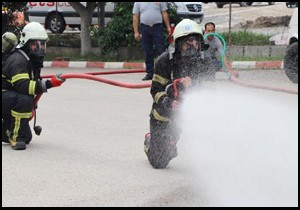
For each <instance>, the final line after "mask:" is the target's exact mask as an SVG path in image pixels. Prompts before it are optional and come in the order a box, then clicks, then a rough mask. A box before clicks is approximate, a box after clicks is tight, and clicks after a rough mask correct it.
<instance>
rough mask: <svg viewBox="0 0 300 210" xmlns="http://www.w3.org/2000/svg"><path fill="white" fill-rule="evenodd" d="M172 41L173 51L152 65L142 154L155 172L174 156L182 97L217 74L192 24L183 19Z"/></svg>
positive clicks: (202, 41)
mask: <svg viewBox="0 0 300 210" xmlns="http://www.w3.org/2000/svg"><path fill="white" fill-rule="evenodd" d="M173 40H174V43H173V46H174V47H173V50H169V52H165V53H163V54H162V55H161V56H160V57H159V58H158V60H157V62H156V63H155V70H154V76H153V80H152V86H151V91H150V92H151V95H152V98H153V105H152V110H151V114H150V133H148V134H146V136H145V142H144V150H145V153H146V155H147V157H148V160H149V162H150V164H151V165H152V166H153V167H154V168H165V167H166V166H167V165H168V164H169V162H170V160H171V159H173V158H175V157H176V156H177V146H176V144H177V141H178V140H179V137H180V133H181V131H180V130H181V129H180V127H179V126H178V125H177V124H178V122H176V121H175V115H176V110H178V105H180V102H181V100H182V95H183V94H184V93H185V91H186V90H187V88H189V87H190V86H194V85H197V84H199V83H200V82H201V81H203V80H214V79H215V73H216V72H215V71H214V69H213V68H212V66H211V63H212V62H210V60H209V59H210V58H205V57H204V55H205V54H204V53H203V51H204V50H205V49H207V46H206V45H205V44H204V39H203V35H202V32H201V28H200V27H199V25H198V24H197V23H196V22H195V21H193V20H190V19H184V20H182V21H181V22H180V23H178V24H177V26H176V27H175V29H174V33H173ZM169 49H172V48H170V47H169ZM170 51H171V52H170ZM172 51H173V52H172Z"/></svg>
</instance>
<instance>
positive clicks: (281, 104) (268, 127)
mask: <svg viewBox="0 0 300 210" xmlns="http://www.w3.org/2000/svg"><path fill="white" fill-rule="evenodd" d="M181 114H182V115H181V118H182V123H183V130H182V135H181V140H180V141H179V142H178V147H179V157H180V158H182V159H183V162H184V164H185V166H186V167H187V170H188V171H191V173H190V174H191V177H190V178H191V179H190V181H191V182H192V183H191V184H192V185H193V186H194V188H193V189H194V190H195V192H197V193H198V194H199V201H198V203H199V204H200V205H202V206H298V96H296V95H288V94H286V93H282V94H281V93H275V92H269V91H262V90H261V91H258V90H255V89H250V88H239V87H238V86H234V87H225V86H224V87H223V88H212V89H210V88H202V89H200V90H199V91H194V92H191V93H190V94H188V95H187V97H186V99H185V101H184V104H183V106H182V110H181ZM179 157H178V158H179Z"/></svg>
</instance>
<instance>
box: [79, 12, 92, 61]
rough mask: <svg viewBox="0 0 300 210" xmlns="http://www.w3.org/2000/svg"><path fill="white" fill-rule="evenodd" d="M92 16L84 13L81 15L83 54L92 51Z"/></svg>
mask: <svg viewBox="0 0 300 210" xmlns="http://www.w3.org/2000/svg"><path fill="white" fill-rule="evenodd" d="M91 20H92V19H91V17H90V16H89V14H86V13H84V14H83V15H81V34H80V39H81V55H86V54H88V53H91V52H92V40H91V36H90V27H91Z"/></svg>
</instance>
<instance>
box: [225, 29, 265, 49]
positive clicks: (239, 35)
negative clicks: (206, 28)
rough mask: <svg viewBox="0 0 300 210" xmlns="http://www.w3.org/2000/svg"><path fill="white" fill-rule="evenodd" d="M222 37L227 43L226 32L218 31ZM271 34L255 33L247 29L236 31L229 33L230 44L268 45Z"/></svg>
mask: <svg viewBox="0 0 300 210" xmlns="http://www.w3.org/2000/svg"><path fill="white" fill-rule="evenodd" d="M220 35H221V36H223V37H224V39H225V41H226V44H227V45H228V44H229V42H228V32H223V33H220ZM270 37H271V35H264V34H256V33H253V32H249V31H236V32H231V34H230V44H231V45H240V46H244V45H254V46H255V45H269V44H270V41H269V39H270Z"/></svg>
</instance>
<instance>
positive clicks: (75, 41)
mask: <svg viewBox="0 0 300 210" xmlns="http://www.w3.org/2000/svg"><path fill="white" fill-rule="evenodd" d="M48 36H49V41H48V42H47V46H48V47H74V48H80V47H81V41H80V34H48ZM92 47H99V45H98V40H97V39H96V38H95V37H93V36H92Z"/></svg>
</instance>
